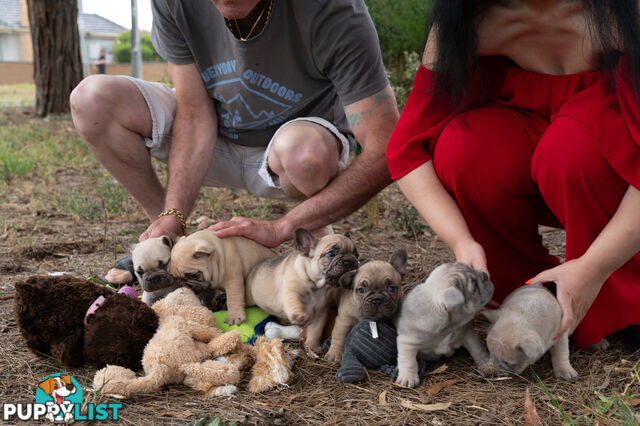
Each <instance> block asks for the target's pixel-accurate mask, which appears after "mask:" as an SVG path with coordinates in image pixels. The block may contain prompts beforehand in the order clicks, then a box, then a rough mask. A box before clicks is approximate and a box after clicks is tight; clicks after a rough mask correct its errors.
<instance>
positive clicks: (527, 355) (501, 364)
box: [487, 327, 545, 374]
mask: <svg viewBox="0 0 640 426" xmlns="http://www.w3.org/2000/svg"><path fill="white" fill-rule="evenodd" d="M494 328H495V327H494ZM499 331H500V330H495V331H494V332H493V333H491V332H489V335H488V336H487V348H488V349H489V353H490V354H491V361H493V363H494V364H495V365H496V366H497V367H498V368H500V369H501V370H504V371H508V372H510V373H514V374H520V373H522V372H523V371H524V369H525V368H527V367H528V366H530V365H531V364H533V363H535V362H536V361H537V360H538V359H540V357H542V355H544V353H545V348H544V345H543V343H542V341H541V339H540V337H539V336H537V335H535V334H531V333H525V334H524V335H522V333H520V334H514V333H500V334H498V333H499Z"/></svg>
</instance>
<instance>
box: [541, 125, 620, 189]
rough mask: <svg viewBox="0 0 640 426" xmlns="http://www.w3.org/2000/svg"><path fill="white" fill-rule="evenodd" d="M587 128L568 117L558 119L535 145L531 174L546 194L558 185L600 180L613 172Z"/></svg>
mask: <svg viewBox="0 0 640 426" xmlns="http://www.w3.org/2000/svg"><path fill="white" fill-rule="evenodd" d="M589 138H590V136H589V135H588V133H587V131H586V129H584V128H583V126H581V125H580V124H579V123H577V122H576V121H574V120H573V119H571V118H568V117H561V118H558V119H556V120H555V121H554V122H553V123H552V124H551V125H550V126H549V127H548V128H547V130H546V131H545V133H544V134H543V135H542V137H541V138H540V141H539V142H538V145H537V146H536V149H535V152H534V155H533V159H532V162H531V175H532V177H533V180H534V181H535V182H536V183H537V184H538V186H539V187H540V191H541V192H542V193H543V194H544V193H545V191H546V190H547V189H551V190H555V189H557V188H558V186H559V185H569V186H573V185H576V184H582V183H583V182H589V181H592V182H597V181H599V180H601V179H602V178H603V177H604V176H605V175H607V174H610V173H611V172H613V169H612V168H611V166H610V165H609V164H608V163H607V161H606V160H605V159H604V157H603V156H602V154H601V153H600V152H599V151H598V149H597V148H596V146H595V145H594V144H593V142H592V141H591V140H589Z"/></svg>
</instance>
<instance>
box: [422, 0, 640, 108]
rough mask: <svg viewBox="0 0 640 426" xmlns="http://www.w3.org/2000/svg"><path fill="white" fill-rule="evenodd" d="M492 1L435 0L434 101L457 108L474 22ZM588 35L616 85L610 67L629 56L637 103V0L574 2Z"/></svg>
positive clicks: (468, 80) (466, 81)
mask: <svg viewBox="0 0 640 426" xmlns="http://www.w3.org/2000/svg"><path fill="white" fill-rule="evenodd" d="M494 1H497V0H435V2H434V6H433V12H432V15H431V18H432V24H436V33H435V35H436V40H437V43H438V52H437V55H436V62H435V64H434V71H435V76H434V99H437V100H441V101H445V102H446V103H447V104H449V105H450V106H452V107H455V108H461V107H462V106H463V105H464V104H465V102H466V101H467V100H468V97H469V96H470V93H471V86H472V76H473V74H474V72H475V71H476V70H477V69H478V59H477V55H476V51H477V47H478V35H477V31H476V24H477V22H478V21H479V20H480V19H481V18H482V16H483V14H484V13H485V12H486V10H487V9H488V7H489V6H490V5H491V4H492V3H493V2H494ZM579 1H580V2H581V3H582V7H583V9H584V13H585V17H586V20H587V23H588V25H589V33H590V35H591V38H592V40H593V42H594V45H595V46H596V49H597V50H598V51H599V52H601V54H600V55H599V58H598V63H597V64H596V66H597V68H598V69H601V70H604V71H605V72H606V73H607V75H608V76H609V79H610V82H611V85H612V87H615V81H614V76H613V74H614V71H615V68H616V65H617V63H618V59H619V57H620V54H621V53H622V52H620V51H619V49H620V48H621V49H622V51H623V52H624V54H625V55H626V56H627V57H628V66H629V67H630V69H629V75H630V79H631V81H630V82H629V83H630V85H631V87H632V88H633V91H634V93H635V95H636V102H637V103H638V105H639V106H640V9H639V8H638V1H637V0H579Z"/></svg>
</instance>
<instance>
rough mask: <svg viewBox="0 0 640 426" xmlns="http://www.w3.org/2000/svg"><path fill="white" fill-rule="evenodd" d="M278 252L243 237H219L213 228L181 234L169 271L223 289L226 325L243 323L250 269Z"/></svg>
mask: <svg viewBox="0 0 640 426" xmlns="http://www.w3.org/2000/svg"><path fill="white" fill-rule="evenodd" d="M274 255H275V253H274V252H273V250H271V249H268V248H267V247H264V246H262V245H260V244H258V243H256V242H255V241H253V240H250V239H248V238H244V237H229V238H218V237H217V236H216V235H215V234H214V233H213V232H211V231H206V230H203V231H197V232H194V233H193V234H191V235H189V236H187V237H180V239H178V241H177V242H176V243H175V245H174V246H173V250H172V251H171V264H170V268H169V271H170V272H171V274H172V275H173V276H174V277H176V278H186V279H187V280H196V281H206V282H209V283H210V284H211V286H212V287H214V288H224V290H225V292H226V294H227V307H228V311H229V315H228V316H227V319H226V320H225V322H226V323H227V324H236V325H237V324H241V323H242V322H243V321H244V320H245V319H246V315H245V312H244V306H245V297H244V294H245V289H244V282H245V279H246V278H247V276H248V275H249V271H251V268H253V267H254V266H255V264H256V263H258V262H259V261H260V260H262V259H265V258H268V257H272V256H274Z"/></svg>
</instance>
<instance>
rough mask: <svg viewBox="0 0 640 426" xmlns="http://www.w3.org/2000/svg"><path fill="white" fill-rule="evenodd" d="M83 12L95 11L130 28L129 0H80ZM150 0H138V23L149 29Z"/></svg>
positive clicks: (144, 28)
mask: <svg viewBox="0 0 640 426" xmlns="http://www.w3.org/2000/svg"><path fill="white" fill-rule="evenodd" d="M82 9H83V12H84V13H96V14H98V15H101V16H104V17H105V18H107V19H109V20H111V21H113V22H115V23H116V24H119V25H122V26H123V27H125V28H131V0H107V1H105V0H82ZM151 21H152V19H151V0H138V25H139V26H140V28H141V29H143V30H146V31H150V30H151Z"/></svg>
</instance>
